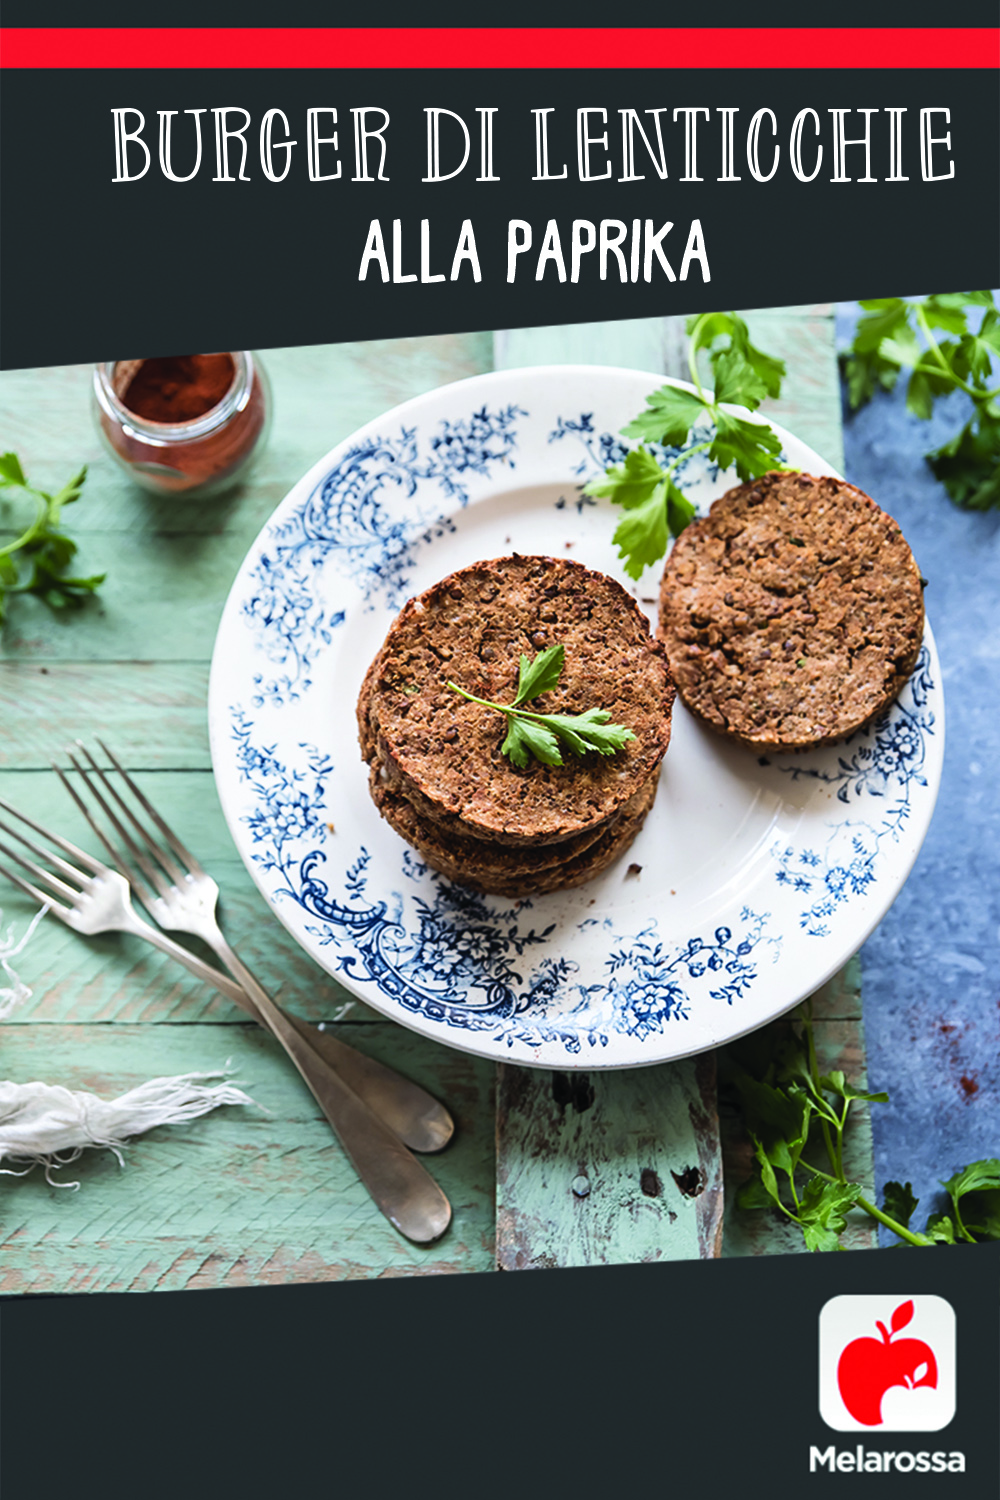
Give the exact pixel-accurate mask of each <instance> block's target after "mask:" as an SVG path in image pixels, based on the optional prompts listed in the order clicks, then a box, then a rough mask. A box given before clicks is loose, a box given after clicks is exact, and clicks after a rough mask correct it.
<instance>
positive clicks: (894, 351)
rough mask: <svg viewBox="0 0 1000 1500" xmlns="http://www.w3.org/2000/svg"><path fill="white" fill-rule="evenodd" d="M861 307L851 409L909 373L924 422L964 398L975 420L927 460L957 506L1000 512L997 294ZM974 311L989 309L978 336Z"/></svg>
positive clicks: (846, 363) (913, 402)
mask: <svg viewBox="0 0 1000 1500" xmlns="http://www.w3.org/2000/svg"><path fill="white" fill-rule="evenodd" d="M861 306H862V308H863V309H864V316H863V317H861V318H860V319H859V320H858V324H857V328H856V330H855V334H854V340H853V342H852V344H851V347H850V350H849V351H848V353H847V354H846V355H844V356H843V369H844V374H845V376H846V379H847V390H848V399H849V401H850V404H851V407H852V409H855V410H856V409H857V408H858V407H859V406H864V405H865V403H866V402H868V401H870V400H871V399H872V397H873V396H874V394H875V391H876V389H877V388H878V387H881V388H882V389H884V390H892V389H893V387H894V386H895V384H896V382H897V380H898V379H899V376H900V374H901V373H902V371H904V370H907V371H909V377H908V382H907V387H906V405H907V408H908V410H909V411H911V412H912V413H913V414H914V416H916V417H919V418H920V419H921V421H927V420H929V419H930V417H931V416H932V415H933V413H934V403H935V401H937V400H938V398H939V397H941V396H945V395H948V394H950V393H951V392H952V391H956V390H960V391H963V392H964V393H965V395H966V396H967V397H968V398H969V399H970V401H971V403H972V415H971V416H970V417H969V418H968V420H967V421H966V422H965V425H964V426H963V427H962V428H961V429H960V430H959V431H958V432H957V433H955V435H954V436H953V437H952V438H950V439H949V440H948V441H947V442H945V443H943V444H942V445H941V447H940V448H938V449H936V450H934V451H932V452H930V453H927V454H926V455H925V458H926V460H927V463H928V465H929V467H930V469H931V471H932V472H933V473H934V475H935V477H936V478H937V479H939V480H940V481H941V483H942V484H943V485H944V487H945V489H946V490H947V492H948V494H949V496H950V497H951V499H952V500H953V501H954V502H955V504H956V505H961V506H966V507H968V508H969V509H972V510H990V509H994V508H998V507H1000V407H998V405H997V400H998V397H1000V385H998V386H993V385H991V383H990V382H991V380H992V371H993V360H994V358H995V357H996V356H997V355H998V354H1000V314H998V310H997V308H996V305H995V304H994V301H993V294H992V292H947V293H938V294H936V295H934V296H931V297H924V298H922V299H919V298H905V297H888V298H883V299H881V300H876V301H872V302H862V304H861ZM973 308H976V309H978V308H983V309H984V311H983V314H982V318H981V320H980V323H979V326H978V328H976V329H971V328H970V327H969V312H970V310H971V309H973ZM939 334H945V335H950V337H945V338H940V337H939V336H938V335H939Z"/></svg>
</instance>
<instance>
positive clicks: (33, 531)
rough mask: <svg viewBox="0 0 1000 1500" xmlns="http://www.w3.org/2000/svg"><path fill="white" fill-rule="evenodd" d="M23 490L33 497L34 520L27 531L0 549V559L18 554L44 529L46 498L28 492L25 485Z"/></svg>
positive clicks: (47, 504) (34, 492)
mask: <svg viewBox="0 0 1000 1500" xmlns="http://www.w3.org/2000/svg"><path fill="white" fill-rule="evenodd" d="M23 488H24V490H25V491H26V492H27V493H28V494H29V495H33V496H34V497H35V505H36V511H35V519H34V520H33V521H32V523H31V525H30V526H29V527H28V529H27V531H25V532H23V533H22V534H21V536H19V537H17V538H16V540H15V541H13V542H8V543H7V545H6V547H0V557H9V556H10V554H11V553H12V552H19V551H20V550H21V548H22V547H26V546H27V545H28V543H29V542H33V541H34V540H35V538H36V537H37V536H40V535H41V533H42V531H44V529H45V521H46V518H47V516H48V513H49V499H48V496H47V495H43V494H41V493H40V492H39V491H38V490H29V489H28V487H27V485H24V486H23Z"/></svg>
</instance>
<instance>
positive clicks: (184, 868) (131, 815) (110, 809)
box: [52, 739, 203, 897]
mask: <svg viewBox="0 0 1000 1500" xmlns="http://www.w3.org/2000/svg"><path fill="white" fill-rule="evenodd" d="M97 743H98V745H99V746H100V748H101V750H102V751H103V752H104V754H105V755H106V756H107V758H108V760H109V761H110V762H111V765H112V768H113V770H114V771H115V772H116V773H117V776H118V778H119V779H120V781H121V783H122V784H123V785H124V786H125V787H126V788H127V789H128V791H129V793H130V794H131V798H132V801H131V802H130V801H127V800H126V799H125V798H124V797H123V796H122V794H121V791H120V790H119V787H118V785H117V783H116V781H114V780H112V778H111V776H109V774H108V772H107V771H106V770H104V769H103V768H102V767H101V766H99V765H98V763H97V761H96V760H95V758H94V756H93V755H92V754H91V752H90V750H89V749H88V748H87V746H86V745H85V744H84V743H83V741H82V740H77V741H76V747H77V749H78V750H79V752H80V756H81V758H82V760H84V761H85V762H86V763H85V764H82V763H81V760H80V759H77V756H76V755H75V754H74V753H73V751H72V750H68V751H67V754H68V756H69V760H70V763H71V765H72V766H73V769H74V770H75V771H77V772H79V775H80V777H81V779H82V781H83V783H84V785H85V786H86V787H87V789H88V791H89V792H90V794H91V795H92V797H93V798H94V801H95V802H96V803H97V805H98V807H99V808H100V810H101V812H102V813H103V815H104V817H105V818H106V819H107V821H108V823H109V824H110V826H111V828H112V829H113V830H114V833H115V835H116V836H117V838H118V839H119V840H120V844H121V846H122V848H124V850H125V851H126V853H127V855H128V856H129V857H130V858H131V859H132V860H133V861H134V865H135V867H136V868H133V869H130V868H129V866H128V865H127V864H126V862H125V859H124V858H123V855H122V848H119V847H116V846H115V844H114V843H113V842H112V841H111V839H109V838H108V835H107V833H106V832H105V830H104V828H103V827H102V826H101V824H100V822H99V821H98V820H97V819H96V818H95V817H94V815H93V812H92V810H91V808H90V807H88V805H87V803H86V802H85V801H84V800H83V798H82V797H81V796H80V793H79V791H78V790H77V788H76V787H75V786H74V785H73V783H72V781H71V780H70V779H69V777H68V776H67V774H66V772H65V771H64V770H63V769H62V768H61V767H60V766H58V765H57V764H56V763H55V761H53V763H52V767H53V770H54V771H55V773H56V775H57V776H58V777H59V779H60V781H61V782H62V784H63V786H64V787H65V788H66V790H67V791H68V792H69V794H70V796H71V797H72V798H73V801H74V802H75V803H76V805H77V807H78V808H79V809H80V811H81V812H82V813H83V816H84V817H85V818H86V820H87V822H88V823H89V824H90V826H91V828H92V829H93V830H94V832H95V833H96V834H97V837H98V838H99V839H100V841H101V843H102V844H103V845H104V848H105V849H106V850H107V851H108V855H109V857H110V859H111V861H112V863H113V864H114V865H115V867H116V869H117V870H118V871H119V872H120V873H121V874H122V875H124V877H125V879H126V880H128V881H129V882H130V883H132V882H134V881H135V879H136V869H138V870H139V871H141V873H142V875H143V877H144V879H145V881H146V883H147V885H148V886H149V887H150V889H151V891H152V892H153V893H154V894H155V895H157V896H163V897H165V896H166V895H167V894H168V892H169V890H170V888H171V886H183V884H184V881H185V879H186V877H187V875H188V874H192V875H200V874H202V873H203V872H202V869H201V866H200V865H199V864H198V861H197V860H196V859H195V858H194V856H193V855H192V854H191V853H190V852H189V851H188V850H187V849H186V848H185V847H184V845H183V844H182V843H181V841H180V840H179V839H178V838H177V837H176V835H175V834H174V833H173V831H172V830H171V829H170V828H168V826H167V824H166V823H165V822H164V821H163V819H162V818H161V817H160V815H159V813H158V812H157V811H156V809H155V808H154V807H153V806H152V804H151V803H150V802H149V800H148V798H147V797H146V796H145V795H144V794H143V792H142V791H141V790H140V789H139V787H138V786H136V784H135V782H134V781H133V780H132V777H131V776H130V775H129V773H128V772H127V771H126V770H125V768H124V766H123V765H122V764H121V762H120V761H119V760H118V758H117V756H116V755H115V754H114V753H113V752H112V751H111V750H109V749H108V747H107V745H105V744H104V742H103V740H100V739H98V741H97ZM133 802H134V803H137V804H138V807H139V809H140V810H141V811H142V813H144V814H145V816H146V817H147V818H148V819H149V822H150V823H152V824H153V826H154V827H155V828H156V829H157V830H158V831H159V833H160V834H162V840H160V841H158V840H156V839H155V838H153V836H152V835H151V834H150V832H149V829H148V827H147V825H146V824H145V823H144V822H143V820H142V818H140V816H139V814H138V812H137V811H136V809H135V807H134V806H133ZM164 845H165V846H166V847H165V846H164ZM174 856H176V858H175V857H174Z"/></svg>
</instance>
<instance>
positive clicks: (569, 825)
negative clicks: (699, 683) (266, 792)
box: [358, 555, 674, 899]
mask: <svg viewBox="0 0 1000 1500" xmlns="http://www.w3.org/2000/svg"><path fill="white" fill-rule="evenodd" d="M532 664H534V666H535V668H537V669H538V671H536V680H537V681H538V682H543V685H544V691H540V692H539V691H537V689H536V691H535V692H534V694H533V695H532V696H526V697H523V698H522V699H521V701H520V703H519V705H518V710H519V712H517V711H512V712H510V713H507V714H505V713H503V712H501V711H500V706H507V708H509V709H510V708H511V707H512V705H514V704H515V703H516V702H517V698H518V692H519V685H520V684H522V683H527V682H529V681H530V680H532V679H530V678H529V677H526V676H525V673H526V672H528V673H530V672H531V671H532ZM543 666H544V667H545V671H544V674H541V675H539V674H540V672H541V668H542V667H543ZM543 679H544V680H543ZM673 697H674V689H673V683H672V680H671V676H670V670H669V667H668V665H667V659H666V653H665V652H664V650H663V647H662V646H661V645H660V644H659V643H658V642H657V641H655V640H653V638H652V637H651V634H650V630H649V625H648V622H647V621H646V618H645V616H644V615H643V614H642V612H641V611H640V610H639V608H638V606H637V605H636V603H635V601H634V600H633V599H632V598H631V596H630V595H629V594H628V593H626V591H625V590H624V589H623V588H622V587H621V585H620V584H618V583H616V582H615V580H614V579H612V578H609V577H607V576H606V575H605V574H603V573H597V572H594V571H592V570H591V569H589V568H585V567H583V566H581V565H580V564H579V563H574V562H570V561H569V560H567V559H562V558H551V557H520V556H517V555H514V556H513V557H502V558H494V559H491V560H488V561H484V562H478V563H474V564H472V565H471V566H470V567H467V568H462V569H460V570H459V571H458V572H455V573H452V574H450V575H449V576H448V577H447V578H444V579H442V581H441V582H440V583H438V584H435V586H434V587H433V588H431V589H428V590H427V592H426V593H424V594H421V595H420V596H419V597H417V598H415V599H411V600H410V601H409V602H408V603H407V604H406V605H405V606H404V608H403V609H402V610H401V612H400V614H399V615H398V616H397V618H396V620H395V621H394V623H393V625H392V627H391V628H390V630H389V633H388V635H387V637H386V640H385V642H384V644H383V646H382V648H381V650H380V651H379V653H378V655H377V656H376V658H375V660H374V662H373V663H372V665H371V667H370V668H369V670H368V673H367V675H366V677H365V680H364V683H363V685H362V689H361V695H360V698H359V700H358V726H359V733H360V740H361V749H362V754H363V756H364V758H365V760H366V761H367V762H368V764H369V766H370V767H371V773H370V777H369V788H370V791H371V796H372V800H373V801H374V803H375V805H376V807H377V808H378V810H379V812H380V813H381V815H382V816H383V817H384V818H385V819H386V821H387V822H388V823H389V824H390V825H391V826H392V828H394V829H395V831H396V832H397V833H398V834H400V835H401V837H402V838H404V839H405V840H406V841H407V842H408V843H410V844H412V845H413V847H414V848H416V849H417V850H418V851H419V853H420V855H421V858H422V859H423V860H425V861H426V863H427V864H429V865H431V866H432V867H433V868H434V869H436V870H439V871H441V872H442V873H443V874H445V875H447V876H448V877H449V878H450V879H452V880H455V881H458V882H460V883H461V884H463V885H468V886H471V887H473V888H474V889H477V890H480V891H488V892H492V893H494V894H496V895H501V896H507V897H511V898H517V899H520V898H525V897H528V896H534V895H539V894H542V893H543V892H547V891H555V890H560V889H564V888H567V887H570V886H577V885H581V884H583V882H585V881H587V880H589V879H591V878H592V877H593V876H595V875H597V874H599V873H600V872H601V871H603V870H606V869H607V868H608V867H609V866H610V865H611V864H612V863H613V862H614V861H615V860H617V859H619V858H620V856H621V855H622V854H623V853H624V852H625V850H626V849H627V848H628V847H629V845H630V844H631V843H632V840H633V839H634V838H635V836H636V834H637V833H638V832H639V829H640V828H641V827H642V824H643V821H644V819H645V817H646V814H647V813H648V811H649V809H650V807H651V806H652V804H653V799H654V796H655V794H656V783H657V778H658V776H659V770H660V763H661V761H662V759H663V756H664V754H665V752H666V749H667V745H668V743H669V740H670V713H671V708H672V704H673ZM515 719H517V720H518V725H519V726H520V728H521V729H523V736H522V735H520V734H519V733H517V732H515V731H517V729H518V726H515V731H512V730H511V725H512V722H513V721H514V720H515ZM553 731H554V732H553ZM612 731H614V734H612ZM515 738H519V743H518V744H517V745H514V744H512V741H513V740H514V739H515ZM612 744H613V748H611V746H612ZM594 746H598V747H599V748H594ZM553 747H554V748H553Z"/></svg>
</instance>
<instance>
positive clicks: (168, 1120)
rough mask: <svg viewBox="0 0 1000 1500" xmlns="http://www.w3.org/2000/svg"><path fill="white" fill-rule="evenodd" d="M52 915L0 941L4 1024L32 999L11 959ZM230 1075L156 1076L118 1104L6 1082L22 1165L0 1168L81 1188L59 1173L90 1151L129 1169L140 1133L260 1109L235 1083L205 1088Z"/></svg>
mask: <svg viewBox="0 0 1000 1500" xmlns="http://www.w3.org/2000/svg"><path fill="white" fill-rule="evenodd" d="M48 909H49V908H48V907H47V906H43V907H42V908H41V910H40V911H38V912H36V913H35V915H34V917H33V918H32V920H31V922H30V924H29V926H28V929H27V931H26V932H25V934H24V936H23V937H22V938H20V939H18V940H15V939H14V937H13V935H12V933H11V931H9V930H8V933H7V936H6V937H5V938H0V968H2V970H3V972H4V974H5V975H6V977H7V980H8V984H7V985H6V986H2V985H0V1021H5V1020H6V1019H7V1017H8V1016H9V1015H10V1014H11V1013H12V1011H13V1010H14V1009H15V1007H16V1006H18V1005H20V1004H21V1002H22V1000H27V999H28V998H29V997H30V995H31V990H30V989H29V988H28V986H27V985H26V984H24V983H22V981H21V980H20V979H19V978H18V976H17V974H16V973H15V972H14V970H13V968H12V967H11V964H10V960H11V959H12V958H16V957H17V955H18V954H19V953H21V952H22V951H23V949H24V947H25V944H26V943H27V942H28V939H29V938H30V937H31V935H32V933H33V932H34V930H35V928H36V927H37V926H38V924H39V922H40V921H41V920H42V918H43V917H44V916H45V913H46V912H47V911H48ZM2 918H3V913H2V912H0V920H2ZM228 1071H229V1064H228V1063H227V1064H226V1066H225V1068H223V1069H215V1070H214V1071H213V1072H210V1073H182V1074H179V1075H177V1076H175V1077H173V1078H151V1079H150V1080H149V1082H148V1083H140V1084H139V1086H138V1088H134V1089H129V1091H128V1093H127V1094H122V1095H120V1097H119V1098H117V1099H101V1098H99V1097H98V1095H97V1094H87V1093H83V1092H81V1091H79V1090H76V1089H67V1088H63V1087H61V1085H59V1084H55V1083H11V1082H9V1081H7V1082H0V1162H5V1161H11V1162H15V1163H17V1166H16V1167H8V1166H0V1176H5V1177H24V1176H26V1175H27V1173H28V1172H32V1171H34V1169H35V1167H44V1168H45V1180H46V1182H48V1183H50V1184H51V1186H53V1187H69V1188H78V1187H79V1186H80V1184H79V1183H78V1182H57V1181H56V1180H55V1179H54V1178H53V1176H52V1173H53V1171H54V1170H55V1169H56V1168H57V1167H64V1166H68V1165H69V1163H70V1162H74V1161H76V1160H77V1159H78V1157H79V1156H80V1155H81V1153H82V1152H83V1151H85V1150H86V1149H87V1148H88V1147H103V1148H105V1149H106V1150H108V1151H113V1152H114V1154H115V1156H117V1158H118V1161H119V1163H120V1164H121V1165H122V1166H124V1165H125V1163H124V1159H123V1157H122V1150H123V1149H124V1147H125V1146H126V1145H127V1143H128V1141H129V1139H130V1138H131V1137H132V1136H134V1135H142V1134H143V1132H144V1131H146V1130H153V1129H154V1128H155V1127H156V1126H157V1125H179V1124H182V1123H183V1122H184V1121H185V1120H196V1119H197V1118H198V1117H199V1115H207V1114H208V1113H209V1111H210V1110H213V1109H218V1108H219V1106H220V1105H224V1104H253V1102H254V1101H253V1100H252V1099H251V1098H250V1096H249V1094H245V1093H244V1092H243V1090H242V1089H238V1088H236V1087H235V1085H234V1084H232V1083H228V1082H227V1083H208V1082H206V1080H208V1079H212V1078H225V1077H226V1075H227V1073H228Z"/></svg>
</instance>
